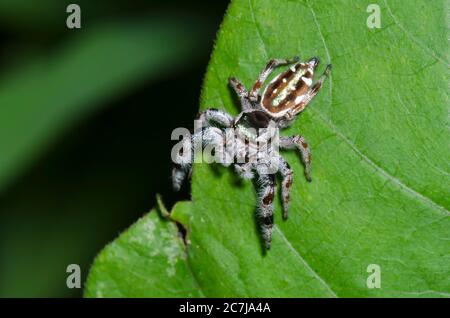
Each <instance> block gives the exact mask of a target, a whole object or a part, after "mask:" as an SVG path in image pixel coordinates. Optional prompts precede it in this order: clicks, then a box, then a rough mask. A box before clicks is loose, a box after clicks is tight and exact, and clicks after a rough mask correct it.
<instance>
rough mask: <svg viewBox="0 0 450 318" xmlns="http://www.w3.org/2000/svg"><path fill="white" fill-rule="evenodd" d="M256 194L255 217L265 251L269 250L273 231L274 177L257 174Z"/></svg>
mask: <svg viewBox="0 0 450 318" xmlns="http://www.w3.org/2000/svg"><path fill="white" fill-rule="evenodd" d="M256 178H257V179H256V186H257V192H258V203H257V217H258V222H259V227H260V230H261V236H262V238H263V240H264V243H265V246H266V248H267V249H270V244H271V242H272V231H273V229H272V228H273V198H274V193H275V176H274V175H273V174H259V173H258V174H257V176H256Z"/></svg>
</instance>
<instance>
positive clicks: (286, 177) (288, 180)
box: [278, 156, 294, 219]
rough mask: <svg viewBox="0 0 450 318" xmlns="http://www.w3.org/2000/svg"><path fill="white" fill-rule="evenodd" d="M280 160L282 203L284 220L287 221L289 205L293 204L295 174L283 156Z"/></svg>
mask: <svg viewBox="0 0 450 318" xmlns="http://www.w3.org/2000/svg"><path fill="white" fill-rule="evenodd" d="M278 160H279V170H278V172H279V173H280V175H281V178H282V181H281V203H282V205H283V219H287V217H288V212H289V205H290V203H291V186H292V182H293V178H294V172H293V171H292V169H291V167H290V166H289V164H288V163H287V161H286V160H284V159H283V158H282V157H281V156H279V158H278Z"/></svg>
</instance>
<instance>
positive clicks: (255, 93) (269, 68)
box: [249, 56, 300, 102]
mask: <svg viewBox="0 0 450 318" xmlns="http://www.w3.org/2000/svg"><path fill="white" fill-rule="evenodd" d="M299 60H300V58H299V57H298V56H295V57H294V58H292V59H271V60H270V61H269V62H268V63H267V65H266V67H264V69H263V70H262V71H261V73H260V74H259V76H258V79H257V80H256V82H255V83H254V84H253V87H252V90H251V91H250V95H249V98H250V100H251V101H254V102H256V101H258V99H259V98H260V96H259V90H260V89H261V86H262V85H263V83H264V82H265V81H266V79H267V78H268V77H269V75H270V74H271V73H272V72H273V71H274V70H275V68H277V67H278V66H283V65H289V64H293V63H296V62H298V61H299Z"/></svg>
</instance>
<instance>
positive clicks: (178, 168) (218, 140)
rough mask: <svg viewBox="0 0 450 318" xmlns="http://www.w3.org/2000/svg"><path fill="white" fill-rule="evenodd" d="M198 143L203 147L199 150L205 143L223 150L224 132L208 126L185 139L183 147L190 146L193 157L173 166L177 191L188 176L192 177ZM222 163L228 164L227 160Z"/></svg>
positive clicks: (173, 184) (173, 183)
mask: <svg viewBox="0 0 450 318" xmlns="http://www.w3.org/2000/svg"><path fill="white" fill-rule="evenodd" d="M196 144H197V145H201V146H202V147H201V149H199V150H203V146H205V145H206V146H209V147H215V149H222V150H223V149H224V137H223V133H222V131H221V130H220V129H219V128H217V127H206V128H204V129H202V131H198V132H196V133H194V135H192V137H191V138H190V139H186V140H185V144H183V149H187V148H190V150H191V158H188V159H189V160H187V161H186V162H181V163H176V164H174V167H173V168H172V186H173V189H174V190H175V191H179V190H180V188H181V185H182V184H183V182H184V181H185V180H186V178H187V177H190V175H191V171H192V163H193V162H194V156H195V150H196V149H195V145H196ZM180 157H181V154H178V159H179V158H180ZM178 161H181V160H178ZM222 164H223V165H224V166H227V164H226V162H224V163H222ZM228 165H229V164H228Z"/></svg>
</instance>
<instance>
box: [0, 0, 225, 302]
mask: <svg viewBox="0 0 450 318" xmlns="http://www.w3.org/2000/svg"><path fill="white" fill-rule="evenodd" d="M69 3H77V4H79V5H80V7H81V8H82V29H81V30H77V31H74V30H69V29H67V28H66V25H65V19H66V17H67V15H68V14H67V13H66V12H65V8H66V6H67V5H68V4H69ZM227 4H228V1H222V0H220V1H218V0H215V1H192V0H191V1H183V0H178V1H176V0H166V1H125V0H115V1H95V2H94V1H81V0H80V1H76V2H75V1H58V0H55V1H52V0H41V1H30V0H29V1H10V0H0V39H1V40H0V71H1V70H11V69H14V67H15V66H20V65H21V64H23V63H25V62H28V61H32V60H33V59H35V58H39V57H40V56H45V55H51V54H52V52H53V51H54V50H57V49H58V48H59V47H60V46H61V45H63V44H64V43H65V41H67V40H68V39H70V37H71V36H73V32H79V31H83V32H84V31H85V30H87V29H88V27H89V25H90V24H91V23H95V22H96V21H97V20H102V19H111V20H114V19H123V18H124V17H127V18H129V19H133V17H135V16H136V17H137V16H140V15H143V14H146V13H154V14H155V15H156V16H158V17H159V18H164V17H165V16H173V14H174V13H177V14H182V15H183V16H185V17H188V18H189V17H191V18H193V19H195V20H196V21H197V22H199V23H200V24H201V26H202V27H201V28H200V29H199V31H198V32H202V34H201V39H202V40H201V42H200V45H198V47H197V48H196V53H195V55H196V56H195V58H190V59H189V60H188V61H186V63H187V64H188V65H185V66H184V67H183V68H182V69H180V70H178V69H174V70H173V71H171V72H165V73H164V74H161V76H159V77H158V78H157V79H156V80H155V78H154V77H153V78H152V79H148V80H146V79H145V78H144V79H143V80H141V81H139V83H138V84H136V85H134V86H133V87H132V88H131V89H129V90H127V92H126V93H124V94H121V96H120V97H119V98H115V99H114V100H112V101H110V102H108V103H107V105H103V106H102V107H99V108H98V109H99V110H98V111H95V112H93V113H92V114H90V115H89V116H84V117H82V118H80V119H79V120H77V121H75V123H74V124H73V123H72V124H71V125H69V126H68V127H66V129H64V132H63V133H62V134H61V135H59V136H58V137H57V138H55V141H54V142H52V143H51V145H50V146H49V147H48V149H46V150H45V151H43V153H42V154H40V155H39V156H37V158H36V159H35V160H33V162H32V164H30V165H28V166H27V167H26V168H25V169H23V171H21V173H19V174H18V175H15V176H14V178H13V179H12V181H11V182H9V183H8V185H7V187H6V188H5V189H3V190H2V191H1V192H0V297H77V296H81V295H82V289H72V290H71V289H68V288H67V287H66V276H67V274H66V267H67V265H69V264H72V263H74V264H79V265H80V267H81V274H82V280H83V281H85V279H86V275H87V274H88V270H89V266H90V264H91V263H92V261H93V260H94V257H95V256H96V254H97V253H98V252H99V251H100V250H101V249H102V247H104V246H105V244H107V243H108V242H110V241H111V240H113V239H114V238H115V237H116V236H117V235H118V234H119V233H120V232H121V231H123V230H125V229H126V228H127V227H128V226H129V225H131V224H132V223H133V222H134V221H136V220H137V219H138V218H139V217H140V216H141V215H143V214H144V213H146V212H147V211H149V210H150V209H151V208H152V207H153V206H154V204H155V194H156V193H161V194H162V196H163V198H164V201H165V202H166V203H167V205H168V206H171V205H172V204H173V203H174V202H175V201H177V200H182V199H188V198H189V189H185V190H184V191H183V192H182V193H178V194H174V193H173V192H172V190H171V188H170V179H169V176H170V165H171V164H170V149H171V147H172V145H173V142H172V141H171V140H170V133H171V132H172V130H173V129H174V128H176V127H190V126H192V120H193V118H194V116H195V114H196V113H197V109H198V102H199V95H200V90H201V84H202V79H203V76H204V73H205V71H206V67H207V63H208V60H209V56H210V54H211V51H212V48H213V43H214V38H215V34H216V32H217V30H218V28H219V25H220V22H221V20H222V17H223V15H224V13H225V10H226V6H227ZM179 54H180V58H183V51H180V52H179ZM43 76H45V74H44V75H43ZM155 105H157V106H155ZM0 107H14V106H13V105H0ZM11 138H13V136H12V137H11ZM0 146H1V145H0ZM0 156H1V153H0Z"/></svg>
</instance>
